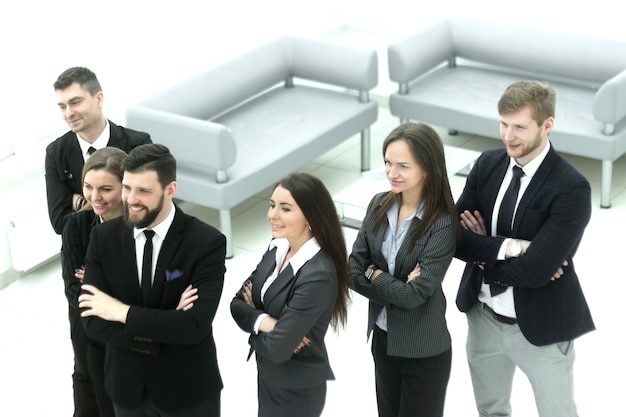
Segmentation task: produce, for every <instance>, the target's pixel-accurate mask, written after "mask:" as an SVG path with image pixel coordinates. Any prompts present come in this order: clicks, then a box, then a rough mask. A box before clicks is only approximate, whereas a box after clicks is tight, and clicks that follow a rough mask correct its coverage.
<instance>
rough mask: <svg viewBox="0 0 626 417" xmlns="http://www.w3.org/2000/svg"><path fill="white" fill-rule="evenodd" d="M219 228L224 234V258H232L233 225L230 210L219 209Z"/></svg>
mask: <svg viewBox="0 0 626 417" xmlns="http://www.w3.org/2000/svg"><path fill="white" fill-rule="evenodd" d="M220 229H221V231H222V233H223V234H224V236H226V259H232V257H233V256H235V254H234V252H233V226H232V223H231V219H230V210H220Z"/></svg>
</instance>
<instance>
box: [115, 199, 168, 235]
mask: <svg viewBox="0 0 626 417" xmlns="http://www.w3.org/2000/svg"><path fill="white" fill-rule="evenodd" d="M164 201H165V196H161V201H159V205H158V206H157V207H156V208H155V209H153V210H150V209H148V208H147V207H145V206H144V207H145V209H146V214H145V216H144V217H143V219H141V220H139V221H133V220H131V218H130V211H129V209H128V204H126V203H125V204H124V223H126V226H128V227H136V228H137V229H142V228H144V227H148V226H150V224H152V222H154V221H155V220H156V218H157V217H158V216H159V213H161V210H163V202H164Z"/></svg>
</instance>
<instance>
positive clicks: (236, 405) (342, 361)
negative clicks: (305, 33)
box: [0, 101, 626, 417]
mask: <svg viewBox="0 0 626 417" xmlns="http://www.w3.org/2000/svg"><path fill="white" fill-rule="evenodd" d="M397 123H398V121H397V119H395V118H394V117H392V116H391V115H390V114H389V111H388V109H387V108H386V103H385V102H384V101H381V106H380V115H379V119H378V122H377V123H376V124H375V125H374V126H373V128H372V141H373V144H372V167H373V168H375V167H378V166H380V165H381V164H382V157H381V144H382V141H383V139H384V137H385V135H386V134H387V133H388V132H389V131H390V130H391V129H393V128H394V127H395V126H396V125H397ZM495 128H497V127H495V126H494V129H495ZM438 131H439V132H440V134H441V136H442V138H443V140H444V142H445V143H446V144H447V145H451V146H463V147H464V148H466V149H473V150H476V151H482V150H485V149H488V148H492V147H497V146H500V145H499V142H498V141H495V140H493V139H487V138H482V137H474V136H470V135H465V134H462V133H461V134H459V135H457V136H448V134H447V131H446V130H445V129H438ZM566 157H567V158H568V159H569V160H570V161H572V162H573V163H574V164H575V165H576V166H577V167H578V168H579V169H580V170H581V171H582V172H583V173H584V174H585V175H586V176H587V178H589V180H590V182H591V184H592V188H593V207H594V210H593V216H592V218H591V222H590V224H589V226H588V227H587V231H586V234H585V237H584V239H583V242H582V244H581V246H580V248H579V250H578V253H577V255H576V257H575V266H576V268H577V270H578V271H579V275H580V277H581V281H582V285H583V289H584V291H585V294H586V297H587V300H588V302H589V304H590V307H591V311H592V314H593V316H594V319H595V323H596V327H597V330H596V331H595V332H592V333H590V334H588V335H585V336H583V337H581V338H580V339H578V340H577V341H576V344H575V346H576V352H577V360H576V363H575V375H576V377H575V378H576V379H575V383H576V386H575V391H576V396H577V403H578V409H579V415H581V416H606V415H619V414H620V413H623V408H624V407H623V402H622V401H623V399H622V398H621V395H623V392H622V391H623V390H622V387H621V385H620V384H616V383H615V382H613V381H615V380H616V379H621V376H623V375H624V374H626V359H625V358H624V355H622V354H621V349H619V344H618V341H621V339H622V337H621V336H619V334H618V332H620V330H619V329H621V328H623V323H622V322H621V318H622V317H623V316H624V315H623V313H622V311H621V308H620V307H619V306H620V305H621V304H622V303H623V300H622V298H623V297H622V295H623V294H624V293H625V292H626V283H625V281H626V280H625V278H626V272H625V268H624V266H623V265H622V264H621V262H620V261H619V259H621V256H623V248H624V245H623V243H619V242H621V241H622V239H623V238H624V236H626V221H625V218H626V159H625V158H621V159H620V160H618V161H617V162H616V164H615V174H614V176H615V178H614V188H613V196H614V198H613V207H612V208H611V209H609V210H606V209H600V208H599V189H600V162H598V161H593V160H588V159H585V158H579V157H570V156H567V155H566ZM302 170H303V171H306V172H310V173H312V174H314V175H317V176H319V177H320V178H321V179H322V180H323V181H324V182H325V184H326V185H327V187H328V188H329V189H330V191H331V193H332V194H337V193H340V192H342V191H345V189H346V188H349V186H350V185H351V184H354V183H355V182H357V181H358V180H359V179H360V178H361V173H360V171H359V137H358V136H355V137H353V138H351V139H350V140H349V141H347V142H345V143H343V144H341V145H339V146H337V147H336V148H335V149H333V150H332V151H330V152H328V153H327V154H325V155H323V156H322V157H320V158H318V159H316V160H315V161H314V162H313V163H311V164H308V165H306V166H304V167H302ZM464 181H465V177H463V176H460V175H455V176H454V177H452V178H451V184H452V187H453V190H454V193H455V196H458V195H459V193H460V191H461V190H462V187H463V184H464ZM269 195H270V190H266V191H264V192H262V193H260V194H258V195H257V196H255V197H254V198H251V199H250V200H247V201H245V202H244V203H242V204H241V205H239V206H238V207H237V208H236V209H235V210H234V216H235V217H234V221H233V225H234V247H235V256H234V258H233V259H230V260H228V261H227V273H226V279H225V284H224V292H223V295H222V300H221V303H220V306H219V309H218V312H217V316H216V318H215V322H214V332H215V339H216V343H217V348H218V360H219V363H220V367H221V372H222V375H223V380H224V390H223V393H222V415H223V416H225V417H231V416H233V417H234V416H254V415H256V367H255V364H254V361H250V362H246V355H247V353H248V345H247V335H246V334H244V333H243V332H241V331H240V330H239V328H238V327H237V326H236V325H235V323H234V321H233V320H232V318H231V316H230V310H229V303H230V300H231V299H232V296H233V295H234V293H235V292H236V291H237V289H238V288H239V286H240V285H241V284H242V282H243V281H244V280H245V278H247V276H248V274H249V273H250V272H251V271H252V269H253V268H254V267H255V265H256V263H257V262H258V261H259V259H260V256H261V254H262V252H263V251H264V249H265V247H266V246H267V244H268V242H269V239H270V230H269V227H268V224H267V221H266V219H265V213H266V210H267V206H268V202H267V200H268V197H269ZM180 205H181V207H182V208H183V209H184V210H185V211H187V212H188V213H190V214H193V215H196V216H198V217H199V218H201V219H203V220H205V221H206V222H208V223H211V224H214V225H217V224H218V214H217V212H216V211H214V210H209V209H205V208H202V207H199V206H195V205H191V204H187V203H184V202H181V203H180ZM344 232H345V236H346V240H347V244H348V249H350V247H351V245H352V242H353V240H354V238H355V237H356V230H354V229H348V228H346V229H344ZM462 267H463V265H462V263H461V262H460V261H457V260H454V261H453V262H452V265H451V266H450V268H449V270H448V273H447V275H446V279H445V281H444V291H445V294H446V296H447V298H448V310H447V315H446V316H447V320H448V324H449V329H450V333H451V334H452V339H453V366H452V375H451V379H450V383H449V386H448V392H447V401H446V410H445V415H446V417H464V416H475V415H476V411H475V407H474V402H473V394H472V387H471V383H470V379H469V373H468V368H467V364H466V360H465V350H464V344H465V336H466V321H465V316H464V314H462V313H460V312H459V311H458V310H457V309H456V307H455V305H454V298H455V295H456V289H457V286H458V282H459V278H460V276H461V272H462ZM366 316H367V302H366V300H365V299H364V298H363V297H361V296H360V295H358V294H355V295H354V297H353V302H352V305H351V307H350V310H349V319H348V325H347V328H346V329H345V330H343V331H341V332H340V333H338V334H335V333H333V332H332V331H330V330H329V333H328V335H327V344H328V351H329V354H330V360H331V365H332V366H333V370H334V372H335V375H336V378H337V379H336V381H332V382H329V384H328V396H327V403H326V407H325V410H324V414H323V415H324V416H326V417H334V416H340V415H345V413H346V411H348V412H349V413H350V414H352V415H358V416H362V417H371V416H375V415H376V399H375V392H374V376H373V363H372V358H371V354H370V352H369V343H368V342H367V340H366ZM620 323H622V324H620ZM0 335H2V338H1V339H0V415H2V416H20V417H22V416H23V417H44V416H45V417H49V416H71V414H72V410H73V404H72V388H71V372H72V349H71V345H70V339H69V326H68V322H67V306H66V301H65V298H64V295H63V284H62V279H61V269H60V261H59V260H58V259H55V260H53V261H51V262H49V263H48V264H46V265H44V266H42V267H40V268H38V269H36V270H34V271H32V272H30V273H28V274H25V275H23V276H22V277H21V278H20V279H19V280H18V281H16V282H14V283H13V284H11V285H9V286H8V287H6V288H4V289H2V290H1V291H0ZM614 348H616V349H615V350H614ZM512 401H513V415H515V416H523V417H534V416H536V415H537V414H536V411H535V406H534V401H533V396H532V391H531V389H530V386H529V383H528V381H527V380H526V378H525V377H524V375H523V374H522V373H521V372H518V374H517V376H516V380H515V385H514V393H513V400H512ZM620 410H622V411H620Z"/></svg>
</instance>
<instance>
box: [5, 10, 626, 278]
mask: <svg viewBox="0 0 626 417" xmlns="http://www.w3.org/2000/svg"><path fill="white" fill-rule="evenodd" d="M577 9H579V10H581V11H576V10H574V8H573V7H570V8H567V9H564V7H563V5H562V2H561V1H556V0H543V1H542V0H530V1H527V2H523V3H519V2H518V3H502V2H497V1H495V0H479V1H477V2H470V3H468V2H464V1H461V0H440V1H439V2H435V3H433V2H430V1H429V2H426V1H424V2H419V1H413V2H410V1H406V0H388V1H386V2H376V3H374V2H360V1H356V0H318V1H316V2H303V1H300V2H298V1H287V0H267V1H265V2H252V1H249V0H230V1H222V2H216V1H193V0H177V1H170V0H168V1H164V0H150V1H149V0H123V1H122V0H110V1H107V2H98V1H90V2H86V1H84V0H82V1H78V0H66V1H62V2H60V1H54V0H30V1H28V0H25V1H21V2H10V3H7V2H3V3H2V4H1V5H0V39H2V41H1V43H0V56H1V57H2V62H3V64H2V66H1V68H0V74H1V75H2V76H1V77H0V83H1V84H0V91H2V92H3V93H4V94H3V99H2V100H0V114H1V115H2V117H1V118H0V131H1V132H2V134H1V135H0V159H1V157H2V155H3V153H5V152H6V151H7V149H11V148H12V152H13V153H15V154H16V156H13V157H11V158H9V159H5V160H0V201H2V205H1V209H0V210H1V211H0V274H2V273H3V272H4V271H7V270H9V269H10V268H11V262H10V258H9V254H10V252H9V247H8V243H7V237H6V236H7V233H6V227H7V224H8V221H9V220H10V219H11V218H13V217H15V216H18V215H20V214H21V213H22V212H24V211H30V210H34V209H37V208H42V207H45V195H44V194H45V193H44V192H43V191H42V186H43V166H42V164H43V160H44V147H45V145H46V144H47V143H48V142H49V141H50V140H52V139H54V138H55V137H56V136H58V135H59V134H60V133H61V132H63V131H65V130H66V126H65V125H64V123H63V122H62V120H61V117H60V114H59V112H58V110H57V107H56V103H55V94H54V91H53V88H52V83H53V82H54V81H55V79H56V77H57V76H58V74H60V73H61V72H62V71H63V70H65V69H66V68H68V67H70V66H87V67H89V68H91V69H92V70H94V71H95V72H96V74H97V75H98V78H99V79H100V81H101V84H102V87H103V90H104V94H105V113H106V115H107V116H108V117H109V118H111V119H112V120H114V121H117V122H120V123H123V115H124V111H125V108H126V106H127V105H128V104H129V103H131V102H133V101H135V100H137V99H138V98H140V97H143V96H145V95H146V94H149V93H151V92H152V91H154V90H156V89H159V88H162V87H163V86H164V85H167V84H169V83H172V82H174V80H177V79H179V78H180V77H184V76H185V75H187V74H190V73H194V72H196V71H199V70H200V69H202V68H203V67H205V66H207V65H210V63H211V62H215V61H219V60H220V59H224V58H225V57H227V56H228V55H231V54H235V53H237V52H238V51H240V50H242V49H244V48H248V47H250V46H252V45H253V44H255V43H258V42H261V41H264V40H266V39H268V38H270V37H273V36H275V35H279V34H284V33H295V34H302V35H311V36H314V35H317V34H321V33H323V32H325V31H327V30H330V29H332V28H335V27H337V26H339V25H341V24H349V25H353V26H358V27H361V28H366V29H370V30H374V31H384V32H386V33H388V34H391V35H392V36H393V35H395V34H397V35H398V36H399V35H401V34H404V33H408V32H411V31H412V30H414V29H416V28H417V27H419V26H420V25H422V24H424V23H426V22H429V21H431V20H434V19H436V18H439V17H442V16H444V15H446V14H450V13H453V14H463V15H470V16H482V17H487V18H489V19H497V20H502V21H510V22H511V23H518V24H519V23H522V24H527V25H530V26H538V27H552V28H555V29H558V30H563V31H575V32H579V33H585V34H588V35H592V36H600V37H607V38H614V39H621V40H626V32H624V31H623V30H621V28H622V27H623V24H622V20H623V18H621V14H620V13H616V12H615V11H614V10H612V5H611V3H609V1H608V0H597V1H594V2H593V9H590V8H589V7H579V8H577Z"/></svg>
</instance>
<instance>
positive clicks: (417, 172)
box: [385, 139, 426, 196]
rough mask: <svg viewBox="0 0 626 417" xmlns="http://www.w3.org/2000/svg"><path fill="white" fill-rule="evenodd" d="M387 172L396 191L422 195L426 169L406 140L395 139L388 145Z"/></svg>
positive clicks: (386, 156)
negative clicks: (418, 161)
mask: <svg viewBox="0 0 626 417" xmlns="http://www.w3.org/2000/svg"><path fill="white" fill-rule="evenodd" d="M385 173H386V174H387V178H388V179H389V184H390V185H391V191H393V192H394V193H396V194H397V193H403V195H405V196H406V195H409V194H411V195H415V196H419V195H421V193H422V189H423V188H424V179H425V178H426V171H424V169H423V168H422V167H421V166H420V165H419V164H418V163H417V161H416V160H415V157H414V156H413V153H412V152H411V148H410V146H409V144H408V143H407V142H406V140H404V139H398V140H394V141H393V142H390V143H389V144H388V145H387V148H386V149H385Z"/></svg>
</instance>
